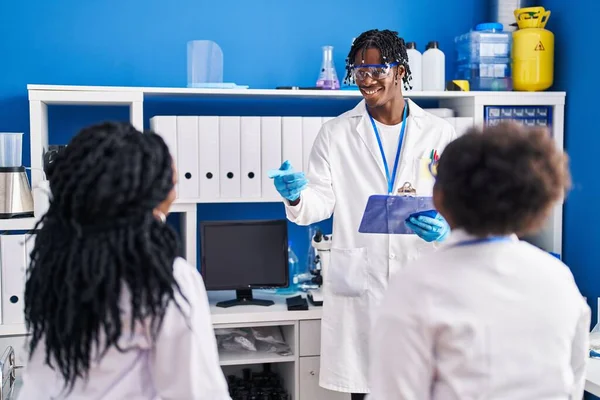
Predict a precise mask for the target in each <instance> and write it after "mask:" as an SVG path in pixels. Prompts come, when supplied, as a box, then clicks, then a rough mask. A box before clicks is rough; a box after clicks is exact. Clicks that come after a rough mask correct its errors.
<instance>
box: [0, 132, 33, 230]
mask: <svg viewBox="0 0 600 400" xmlns="http://www.w3.org/2000/svg"><path fill="white" fill-rule="evenodd" d="M22 146H23V134H22V133H0V218H24V217H33V196H32V194H31V187H30V186H29V179H28V178H27V174H26V173H25V167H24V166H22V165H21V161H22Z"/></svg>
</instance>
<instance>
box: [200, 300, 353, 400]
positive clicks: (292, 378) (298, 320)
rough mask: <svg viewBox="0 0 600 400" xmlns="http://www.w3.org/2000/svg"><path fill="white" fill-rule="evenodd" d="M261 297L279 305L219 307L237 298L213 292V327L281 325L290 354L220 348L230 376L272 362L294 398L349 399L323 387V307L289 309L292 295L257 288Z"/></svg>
mask: <svg viewBox="0 0 600 400" xmlns="http://www.w3.org/2000/svg"><path fill="white" fill-rule="evenodd" d="M253 296H254V297H255V298H259V299H265V300H272V301H273V302H274V303H275V304H274V305H272V306H268V307H263V306H251V305H250V306H234V307H230V308H222V307H217V306H216V304H217V302H220V301H224V300H230V299H233V298H235V292H233V291H223V292H209V293H208V298H209V302H210V311H211V318H212V323H213V326H214V328H215V329H216V330H218V329H222V328H230V329H231V328H250V327H251V328H258V327H279V328H280V329H281V332H282V334H283V337H284V339H285V342H286V343H287V344H288V345H289V346H290V349H291V354H290V355H277V354H275V353H262V354H261V353H260V352H250V351H244V352H227V351H222V350H219V358H220V363H221V366H222V367H223V371H224V373H225V374H226V375H229V374H236V375H240V372H241V370H242V369H243V368H248V367H250V368H254V369H260V367H261V365H262V364H265V363H269V364H272V369H273V370H274V371H276V372H277V373H279V375H280V376H281V377H283V380H284V382H285V386H286V389H287V391H288V392H289V393H291V394H292V396H293V397H292V398H293V399H294V400H296V399H299V400H349V399H350V396H349V395H347V394H343V393H336V392H332V391H329V390H325V389H323V388H321V387H320V386H319V365H320V354H321V316H322V308H321V307H315V306H312V305H310V304H309V309H308V310H306V311H288V309H287V305H286V301H285V300H286V298H287V297H291V295H288V296H284V295H276V294H273V293H269V292H262V291H258V290H257V291H254V293H253Z"/></svg>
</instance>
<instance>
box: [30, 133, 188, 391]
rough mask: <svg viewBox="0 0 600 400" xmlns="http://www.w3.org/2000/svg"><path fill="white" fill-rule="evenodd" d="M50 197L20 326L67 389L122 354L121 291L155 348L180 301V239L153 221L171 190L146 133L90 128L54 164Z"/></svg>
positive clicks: (154, 138) (160, 150) (164, 162)
mask: <svg viewBox="0 0 600 400" xmlns="http://www.w3.org/2000/svg"><path fill="white" fill-rule="evenodd" d="M50 187H51V191H52V197H53V198H52V200H51V202H50V207H49V210H48V212H47V213H46V214H45V215H44V217H43V218H42V219H41V221H40V222H39V223H38V225H37V226H36V229H38V228H39V230H38V231H37V235H36V240H35V246H34V249H33V251H32V253H31V264H30V267H29V270H28V277H27V278H28V279H27V283H26V287H25V318H26V323H27V326H28V328H29V330H30V331H31V338H30V344H29V351H30V356H31V354H33V352H34V350H35V349H36V347H37V346H38V345H39V343H40V341H43V342H44V344H45V350H46V354H45V357H46V363H47V364H48V365H50V366H51V367H53V368H57V369H58V370H59V371H60V373H61V375H62V377H63V378H64V380H65V386H66V387H67V386H68V387H69V389H72V387H73V385H74V383H75V380H76V378H86V377H87V374H88V371H89V369H90V365H91V362H93V361H94V359H95V357H96V356H102V355H103V354H105V352H106V351H107V350H109V349H110V348H111V347H112V346H115V347H116V348H119V345H118V341H119V339H120V337H121V333H122V328H123V325H122V323H123V321H122V319H121V318H122V315H121V310H120V307H119V305H120V302H119V301H120V298H121V292H122V289H123V288H126V289H127V290H128V292H129V293H130V296H131V297H130V298H131V308H130V309H131V315H129V317H130V321H129V323H130V324H131V326H132V327H133V326H135V324H136V323H141V324H144V325H145V326H148V327H149V328H150V332H151V335H152V336H153V338H156V335H158V331H159V329H160V326H161V323H162V320H163V317H164V314H165V311H166V307H167V305H168V303H169V302H170V301H172V300H174V294H175V291H178V292H179V287H178V285H177V283H176V281H175V279H174V277H173V262H174V260H175V258H176V257H177V256H178V255H179V254H180V248H179V240H178V237H177V235H176V233H175V231H174V230H173V229H172V228H170V227H169V225H167V224H164V223H162V222H160V221H158V220H156V218H154V216H153V213H152V212H153V209H154V208H155V207H156V206H157V205H158V204H160V203H161V202H162V201H163V200H165V199H166V198H167V197H168V195H169V192H170V191H171V190H172V188H173V169H172V159H171V156H170V154H169V150H168V148H167V146H166V145H165V143H164V141H163V140H162V139H161V138H160V137H159V136H158V135H156V134H154V133H152V132H148V133H144V134H142V133H141V132H139V131H137V130H135V128H133V127H132V126H131V125H129V124H118V123H105V124H101V125H96V126H93V127H90V128H87V129H84V130H82V131H81V132H80V133H79V134H77V135H76V136H75V137H74V138H73V139H72V140H71V143H70V144H69V145H68V146H67V147H66V149H65V151H64V153H62V154H60V155H59V157H58V158H57V160H56V162H55V167H54V169H53V170H52V173H51V174H50ZM178 307H179V305H178Z"/></svg>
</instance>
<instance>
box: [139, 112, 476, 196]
mask: <svg viewBox="0 0 600 400" xmlns="http://www.w3.org/2000/svg"><path fill="white" fill-rule="evenodd" d="M330 119H331V117H235V116H233V117H231V116H156V117H153V118H152V119H151V120H150V126H151V129H152V130H153V131H155V132H157V133H158V134H159V135H161V136H162V137H163V139H164V140H165V142H166V143H167V145H168V146H169V150H170V152H171V154H172V156H173V158H174V160H175V162H176V166H177V170H178V177H179V180H178V184H177V186H176V191H177V197H178V198H180V199H189V200H192V201H198V200H200V201H207V202H208V201H213V200H221V201H223V200H225V201H226V200H228V199H230V200H234V199H261V200H279V199H280V197H279V195H278V194H277V192H276V191H275V188H274V186H273V182H271V180H270V179H269V178H267V171H268V170H270V169H276V168H279V166H280V165H281V163H282V162H283V161H284V160H289V161H290V162H291V164H292V166H293V167H294V168H295V169H297V170H303V171H306V169H307V166H308V165H307V164H308V157H309V155H310V151H311V149H312V146H313V143H314V141H315V138H316V137H317V134H318V133H319V130H320V129H321V126H322V125H323V124H324V123H325V122H326V121H328V120H330ZM446 120H448V122H450V123H451V124H452V125H453V126H454V127H455V128H456V131H457V133H458V134H459V135H460V134H462V133H464V132H465V131H466V130H467V129H468V128H470V127H471V126H473V118H454V117H452V118H446Z"/></svg>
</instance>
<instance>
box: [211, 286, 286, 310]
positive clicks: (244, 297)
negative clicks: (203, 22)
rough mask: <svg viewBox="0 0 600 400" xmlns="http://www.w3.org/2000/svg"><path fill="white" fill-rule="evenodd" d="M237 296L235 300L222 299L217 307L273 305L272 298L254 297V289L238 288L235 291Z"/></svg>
mask: <svg viewBox="0 0 600 400" xmlns="http://www.w3.org/2000/svg"><path fill="white" fill-rule="evenodd" d="M235 295H236V298H235V299H233V300H226V301H220V302H218V303H217V307H223V308H229V307H233V306H265V307H267V306H272V305H273V304H275V302H274V301H271V300H260V299H255V298H254V297H252V289H238V290H236V291H235Z"/></svg>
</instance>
